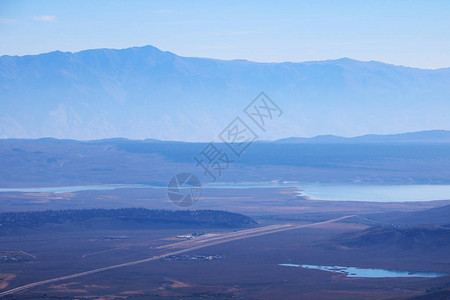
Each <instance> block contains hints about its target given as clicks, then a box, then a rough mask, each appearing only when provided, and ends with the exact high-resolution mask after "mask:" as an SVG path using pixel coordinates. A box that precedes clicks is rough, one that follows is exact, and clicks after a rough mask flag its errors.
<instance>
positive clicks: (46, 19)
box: [33, 16, 56, 22]
mask: <svg viewBox="0 0 450 300" xmlns="http://www.w3.org/2000/svg"><path fill="white" fill-rule="evenodd" d="M55 19H56V16H34V17H33V20H36V21H43V22H53V21H55Z"/></svg>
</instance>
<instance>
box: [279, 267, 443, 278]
mask: <svg viewBox="0 0 450 300" xmlns="http://www.w3.org/2000/svg"><path fill="white" fill-rule="evenodd" d="M279 265H280V266H283V267H294V268H303V269H312V270H321V271H326V272H333V273H340V274H345V276H346V277H360V278H395V277H428V278H432V277H440V276H445V275H447V274H445V273H433V272H410V271H399V270H384V269H363V268H357V267H341V266H315V265H296V264H279Z"/></svg>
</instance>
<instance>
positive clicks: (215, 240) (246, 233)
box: [0, 215, 354, 297]
mask: <svg viewBox="0 0 450 300" xmlns="http://www.w3.org/2000/svg"><path fill="white" fill-rule="evenodd" d="M350 217H354V215H351V216H344V217H340V218H336V219H332V220H328V221H323V222H317V223H310V224H302V225H295V224H280V225H270V226H264V227H258V228H252V229H246V230H240V231H235V232H228V233H223V234H218V235H213V236H202V237H199V238H196V239H193V240H188V241H183V242H178V243H173V244H169V245H164V246H161V247H159V248H160V249H165V248H167V249H179V250H175V251H169V252H168V253H165V254H161V255H156V256H152V257H150V258H146V259H141V260H136V261H131V262H127V263H123V264H118V265H112V266H108V267H103V268H98V269H93V270H89V271H86V272H81V273H76V274H72V275H67V276H62V277H57V278H52V279H47V280H42V281H37V282H33V283H29V284H26V285H23V286H19V287H16V288H13V289H10V290H7V291H4V292H1V293H0V297H3V296H6V295H11V294H16V293H19V292H22V291H24V290H28V289H30V288H33V287H37V286H41V285H45V284H49V283H55V282H59V281H63V280H67V279H73V278H77V277H82V276H86V275H90V274H95V273H100V272H104V271H108V270H113V269H118V268H123V267H127V266H133V265H137V264H142V263H145V262H149V261H153V260H158V259H161V258H164V257H166V256H169V255H177V254H181V253H185V252H189V251H192V250H196V249H200V248H205V247H209V246H213V245H217V244H222V243H227V242H231V241H236V240H241V239H247V238H251V237H255V236H261V235H266V234H271V233H276V232H281V231H286V230H293V229H299V228H305V227H313V226H317V225H320V224H326V223H332V222H337V221H341V220H344V219H347V218H350Z"/></svg>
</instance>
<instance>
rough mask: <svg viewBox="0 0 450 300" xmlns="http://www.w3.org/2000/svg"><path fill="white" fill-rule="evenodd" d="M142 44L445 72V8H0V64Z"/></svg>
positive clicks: (448, 30)
mask: <svg viewBox="0 0 450 300" xmlns="http://www.w3.org/2000/svg"><path fill="white" fill-rule="evenodd" d="M143 45H153V46H156V47H158V48H160V49H162V50H167V51H171V52H174V53H176V54H178V55H183V56H199V57H212V58H219V59H249V60H254V61H264V62H281V61H296V62H299V61H308V60H325V59H336V58H342V57H350V58H354V59H358V60H378V61H383V62H387V63H393V64H397V65H405V66H412V67H420V68H442V67H450V1H439V0H434V1H426V0H423V1H413V0H409V1H404V0H396V1H376V0H374V1H329V0H328V1H325V0H322V1H227V2H225V1H192V0H190V1H111V0H109V1H79V0H77V1H20V0H11V1H10V0H0V55H4V54H7V55H25V54H37V53H42V52H49V51H54V50H62V51H79V50H84V49H92V48H127V47H131V46H143Z"/></svg>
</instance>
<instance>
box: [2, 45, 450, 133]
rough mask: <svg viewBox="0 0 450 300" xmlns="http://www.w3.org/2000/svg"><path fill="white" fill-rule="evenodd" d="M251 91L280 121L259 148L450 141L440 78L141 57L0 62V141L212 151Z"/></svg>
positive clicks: (389, 69) (383, 70)
mask: <svg viewBox="0 0 450 300" xmlns="http://www.w3.org/2000/svg"><path fill="white" fill-rule="evenodd" d="M261 91H264V92H265V93H266V94H267V95H268V96H269V97H271V98H272V99H273V101H274V102H276V103H277V105H278V106H279V107H280V108H281V109H282V110H283V112H284V113H283V115H282V117H280V119H277V120H273V122H271V123H270V124H268V126H267V131H266V132H265V133H263V132H261V131H258V132H257V134H258V135H260V138H261V139H264V140H274V139H280V138H283V137H288V136H315V135H321V134H324V133H330V134H333V135H341V136H357V135H362V134H365V133H368V132H380V133H392V132H409V131H419V130H430V129H436V128H438V129H450V121H449V118H448V116H449V115H450V105H449V100H448V99H450V68H447V69H438V70H423V69H414V68H407V67H402V66H394V65H389V64H384V63H380V62H374V61H371V62H361V61H355V60H352V59H348V58H344V59H338V60H327V61H318V62H303V63H290V62H286V63H256V62H251V61H246V60H232V61H224V60H216V59H208V58H193V57H181V56H177V55H176V54H173V53H171V52H167V51H161V50H159V49H157V48H155V47H152V46H145V47H133V48H128V49H121V50H115V49H94V50H85V51H81V52H76V53H71V52H60V51H55V52H50V53H45V54H40V55H26V56H1V57H0V105H1V107H2V109H1V111H0V138H40V137H45V136H51V137H56V138H64V139H67V138H70V139H83V140H86V139H103V138H111V137H117V136H121V137H126V138H130V139H146V138H153V139H160V140H183V141H210V140H212V139H215V138H217V135H218V134H219V133H220V132H221V131H222V130H223V129H224V128H225V127H226V126H227V124H228V123H229V122H230V121H231V120H233V119H234V118H235V117H237V116H241V117H245V116H244V115H243V112H242V110H243V109H244V108H245V107H246V106H247V104H248V103H250V102H251V101H252V100H253V99H254V97H255V96H256V95H257V94H258V93H259V92H261ZM246 121H247V122H250V123H249V125H251V121H250V120H248V119H246Z"/></svg>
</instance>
